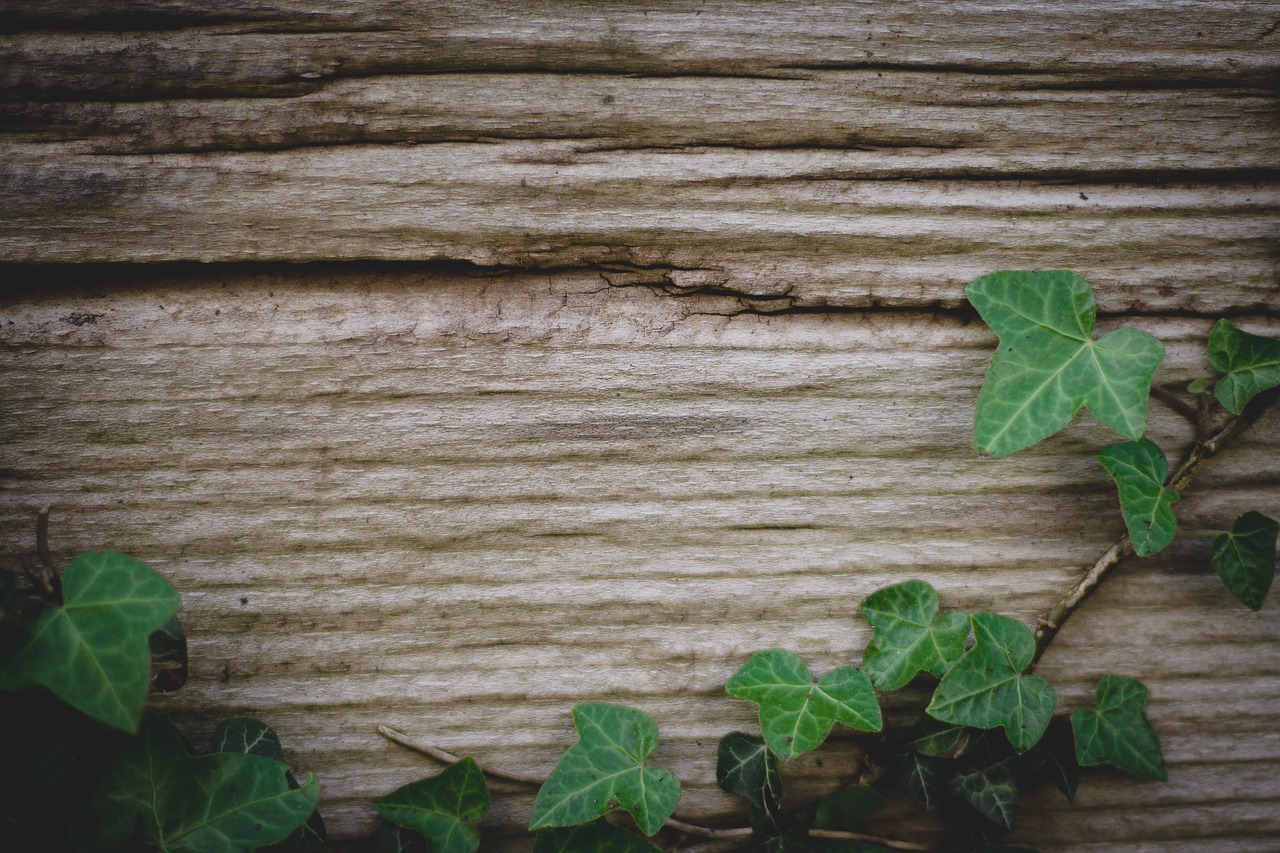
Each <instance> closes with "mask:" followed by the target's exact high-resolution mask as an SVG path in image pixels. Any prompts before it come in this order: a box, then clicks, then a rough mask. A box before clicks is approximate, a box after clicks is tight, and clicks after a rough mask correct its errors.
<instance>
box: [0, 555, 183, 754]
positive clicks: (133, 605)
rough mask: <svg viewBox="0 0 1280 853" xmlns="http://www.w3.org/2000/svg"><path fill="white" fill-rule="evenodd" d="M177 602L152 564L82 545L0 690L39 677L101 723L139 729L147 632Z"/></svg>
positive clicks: (3, 672)
mask: <svg viewBox="0 0 1280 853" xmlns="http://www.w3.org/2000/svg"><path fill="white" fill-rule="evenodd" d="M181 606H182V600H181V598H179V596H178V593H177V591H176V590H175V589H174V588H173V587H172V586H170V585H169V582H168V581H167V580H165V579H164V578H163V577H161V575H160V574H159V573H158V572H156V571H155V570H154V569H152V568H151V567H150V566H148V565H146V564H145V563H142V562H140V561H138V560H135V559H133V558H132V557H126V556H125V555H124V554H121V553H118V552H116V551H107V552H106V553H98V552H96V551H86V552H84V553H83V554H80V555H79V556H78V557H76V558H75V559H74V560H72V561H71V565H69V566H67V571H66V573H65V574H64V575H63V577H62V606H61V607H51V608H49V609H47V610H45V611H44V612H43V613H41V614H40V618H39V619H38V620H37V621H36V622H35V624H34V625H33V626H32V627H31V628H30V630H29V633H28V635H27V638H26V642H25V643H24V644H23V645H22V646H21V647H20V648H19V649H18V651H17V653H16V654H15V655H14V657H13V658H12V659H11V660H10V661H9V662H8V663H7V664H6V665H5V666H4V667H3V668H0V689H2V690H20V689H22V688H23V687H26V686H28V685H30V684H43V685H45V686H46V687H48V688H49V689H50V690H52V691H53V692H54V693H55V694H56V695H57V696H58V698H60V699H62V701H64V702H66V703H67V704H68V705H71V706H72V707H74V708H77V709H79V710H81V711H83V712H84V713H86V714H89V715H90V716H92V717H97V718H98V719H99V720H102V721H103V722H104V723H107V724H109V725H112V726H115V727H116V728H118V729H123V730H125V731H127V732H136V731H137V730H138V722H139V720H141V718H142V706H143V705H144V704H145V703H146V701H147V684H148V682H149V681H150V679H151V651H150V647H149V646H148V644H147V638H148V637H149V636H150V635H151V633H152V632H153V631H155V630H156V629H157V628H159V627H160V626H161V625H164V624H165V623H166V622H168V621H169V617H171V616H173V614H174V613H176V612H177V611H178V608H179V607H181Z"/></svg>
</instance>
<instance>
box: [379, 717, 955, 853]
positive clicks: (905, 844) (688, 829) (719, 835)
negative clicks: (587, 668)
mask: <svg viewBox="0 0 1280 853" xmlns="http://www.w3.org/2000/svg"><path fill="white" fill-rule="evenodd" d="M378 732H379V733H380V734H381V735H382V736H383V737H385V738H387V739H388V740H392V741H395V742H396V743H398V744H400V745H401V746H404V747H408V748H409V749H412V750H414V751H415V752H420V753H422V754H423V755H426V756H429V757H430V758H434V759H435V760H436V761H439V762H440V763H442V764H456V763H457V762H459V761H461V760H462V759H461V758H459V757H458V756H456V755H454V754H453V753H451V752H445V751H444V750H443V749H440V748H439V747H435V746H432V745H431V744H428V743H423V742H422V741H419V740H414V739H413V738H411V737H409V736H408V735H407V734H405V733H404V732H400V731H397V730H395V729H393V728H391V727H390V726H378ZM476 765H477V766H478V767H479V768H480V772H481V773H483V774H484V775H486V776H491V777H493V778H494V779H505V780H506V781H508V782H518V783H520V784H522V785H536V786H541V785H542V783H543V782H546V781H547V780H546V779H545V778H544V777H542V776H534V775H532V774H529V773H516V772H514V771H511V770H503V769H501V768H499V767H494V766H493V765H491V764H480V763H479V762H476ZM664 826H665V827H666V828H667V829H671V830H674V831H676V832H683V833H685V834H686V835H696V836H698V837H699V838H709V839H728V838H743V839H746V838H749V837H750V836H751V834H752V832H753V830H752V829H751V827H749V826H728V827H711V826H702V825H700V824H696V823H690V822H688V821H685V820H681V819H680V818H677V817H670V818H667V822H666V823H665V824H664ZM809 835H810V836H812V837H814V838H834V839H844V840H849V841H867V842H871V843H873V844H879V845H881V846H884V847H889V848H892V849H894V850H913V851H932V850H933V849H934V848H932V847H927V846H925V845H923V844H916V843H914V842H911V841H895V840H893V839H890V838H880V837H878V836H875V835H866V834H864V833H861V832H837V831H834V830H828V829H811V830H809Z"/></svg>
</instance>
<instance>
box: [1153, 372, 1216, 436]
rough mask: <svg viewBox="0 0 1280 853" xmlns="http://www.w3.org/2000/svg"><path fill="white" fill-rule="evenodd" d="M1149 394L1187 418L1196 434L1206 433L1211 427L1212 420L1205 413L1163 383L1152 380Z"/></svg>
mask: <svg viewBox="0 0 1280 853" xmlns="http://www.w3.org/2000/svg"><path fill="white" fill-rule="evenodd" d="M1151 396H1152V397H1155V398H1156V399H1157V400H1159V401H1160V402H1161V403H1164V404H1165V405H1166V406H1168V407H1169V408H1170V409H1172V410H1173V411H1175V412H1177V413H1178V414H1180V415H1182V416H1183V417H1184V418H1186V419H1187V420H1189V421H1190V422H1191V425H1192V426H1193V427H1195V428H1196V434H1197V435H1208V434H1209V432H1210V431H1211V430H1212V429H1213V422H1212V421H1210V420H1209V416H1208V415H1207V414H1205V413H1204V412H1202V411H1200V410H1199V409H1197V408H1196V407H1195V406H1193V405H1191V404H1190V403H1188V402H1187V401H1186V400H1183V399H1182V398H1181V397H1179V396H1178V395H1177V394H1175V393H1173V392H1172V391H1170V390H1169V389H1168V388H1166V387H1164V386H1163V385H1157V384H1156V383H1154V382H1152V383H1151Z"/></svg>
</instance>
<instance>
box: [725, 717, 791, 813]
mask: <svg viewBox="0 0 1280 853" xmlns="http://www.w3.org/2000/svg"><path fill="white" fill-rule="evenodd" d="M716 783H717V784H718V785H719V786H720V788H721V790H723V791H727V792H728V793H730V794H737V795H738V796H739V797H742V798H743V799H745V800H746V801H747V802H749V803H750V804H751V806H752V808H757V809H761V810H762V811H766V812H773V811H775V810H776V809H777V807H778V803H780V802H781V801H782V775H781V774H780V773H779V772H778V756H776V755H774V753H773V750H771V749H769V747H768V745H766V744H765V742H764V741H763V740H761V739H760V738H758V737H754V736H752V735H748V734H743V733H742V732H730V733H729V734H727V735H725V736H724V737H722V738H720V746H719V747H718V748H717V749H716Z"/></svg>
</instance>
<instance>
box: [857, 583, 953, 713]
mask: <svg viewBox="0 0 1280 853" xmlns="http://www.w3.org/2000/svg"><path fill="white" fill-rule="evenodd" d="M862 615H863V616H865V617H866V619H867V621H868V622H870V623H871V628H872V631H873V636H872V639H871V643H870V645H868V646H867V651H866V653H865V654H864V655H863V656H862V670H863V672H865V673H866V674H867V676H868V677H869V678H870V679H871V683H872V684H874V685H875V687H876V689H878V690H897V689H898V688H899V687H904V686H906V684H907V683H908V682H910V681H911V679H913V678H915V676H916V674H917V673H919V672H922V671H923V672H931V673H933V674H934V675H937V676H939V677H941V676H943V675H945V674H946V672H947V670H948V669H950V668H951V665H952V664H953V663H955V662H956V661H957V660H959V659H960V656H961V655H962V654H964V643H965V640H967V639H968V638H969V618H968V617H967V616H965V615H964V614H962V613H947V614H946V615H944V616H943V617H942V618H941V619H938V618H937V617H938V593H937V592H935V591H934V589H933V587H932V586H930V585H929V584H927V583H925V582H924V581H916V580H912V581H904V582H903V583H899V584H894V585H893V586H887V587H885V588H884V589H881V590H878V591H876V592H874V593H872V594H871V595H870V596H868V597H867V600H866V601H864V602H862Z"/></svg>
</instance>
